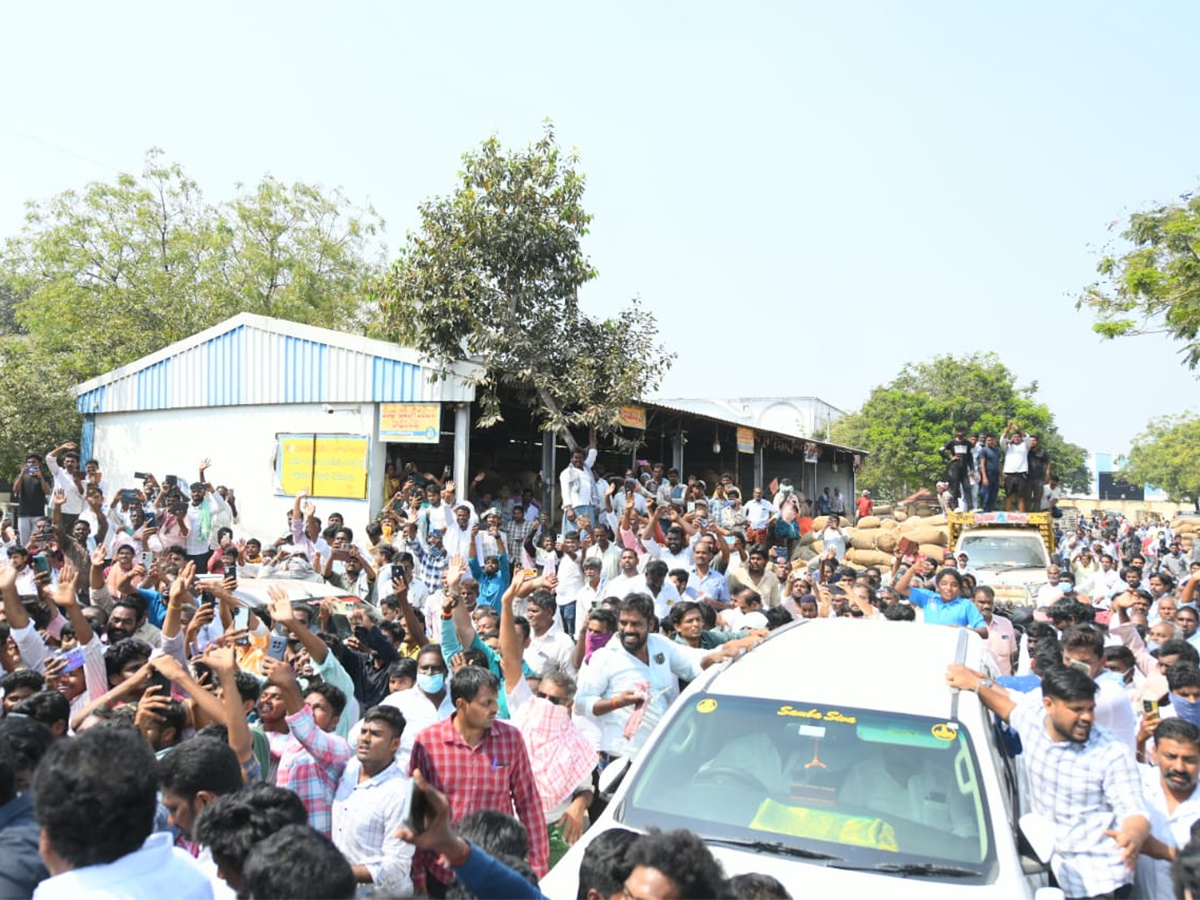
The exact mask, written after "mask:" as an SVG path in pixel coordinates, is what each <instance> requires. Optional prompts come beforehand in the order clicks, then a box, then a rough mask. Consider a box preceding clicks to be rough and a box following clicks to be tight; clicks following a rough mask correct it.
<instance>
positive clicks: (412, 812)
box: [404, 784, 430, 834]
mask: <svg viewBox="0 0 1200 900" xmlns="http://www.w3.org/2000/svg"><path fill="white" fill-rule="evenodd" d="M429 814H430V808H429V800H428V799H427V798H426V797H425V792H424V791H422V790H421V789H420V788H418V787H417V786H416V784H413V786H412V792H411V793H410V794H409V801H408V816H407V817H406V818H405V820H404V821H405V824H406V825H407V826H408V828H409V830H410V831H411V832H412V833H413V834H421V833H422V832H423V831H424V830H425V828H426V826H427V825H428V824H429Z"/></svg>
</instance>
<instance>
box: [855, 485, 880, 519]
mask: <svg viewBox="0 0 1200 900" xmlns="http://www.w3.org/2000/svg"><path fill="white" fill-rule="evenodd" d="M856 502H857V504H858V518H859V519H861V518H862V517H863V516H869V515H870V514H871V512H872V510H874V509H875V503H874V501H873V500H871V492H870V491H863V492H862V493H861V494H859V497H858V500H857V501H856ZM855 521H858V519H856V520H855Z"/></svg>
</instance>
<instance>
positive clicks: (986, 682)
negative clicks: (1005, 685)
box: [975, 678, 996, 694]
mask: <svg viewBox="0 0 1200 900" xmlns="http://www.w3.org/2000/svg"><path fill="white" fill-rule="evenodd" d="M995 683H996V682H994V681H992V679H990V678H980V679H979V680H978V681H977V682H975V693H977V694H978V693H979V691H980V689H981V688H990V687H991V686H992V685H994V684H995Z"/></svg>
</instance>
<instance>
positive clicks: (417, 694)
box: [380, 644, 454, 772]
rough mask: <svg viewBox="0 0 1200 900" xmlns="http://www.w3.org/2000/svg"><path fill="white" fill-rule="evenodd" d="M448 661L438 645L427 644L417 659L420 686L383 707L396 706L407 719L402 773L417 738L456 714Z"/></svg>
mask: <svg viewBox="0 0 1200 900" xmlns="http://www.w3.org/2000/svg"><path fill="white" fill-rule="evenodd" d="M446 672H447V667H446V660H445V659H444V658H443V657H442V648H441V647H440V646H438V645H437V644H426V645H425V646H424V647H422V648H421V653H420V655H418V656H417V683H416V684H415V685H414V686H413V687H410V688H407V689H405V690H402V691H396V692H395V693H392V694H388V695H387V696H386V697H384V698H383V700H382V701H381V703H380V705H381V706H394V707H395V708H396V709H398V710H400V712H401V714H402V715H403V716H404V721H405V726H404V733H403V734H402V735H401V736H400V749H399V750H398V751H397V753H396V763H397V765H398V766H399V767H400V771H401V772H407V771H408V758H409V754H411V753H412V747H413V742H414V741H415V740H416V738H417V735H418V734H419V733H420V732H421V731H423V730H424V729H425V728H428V727H429V726H430V725H433V724H434V723H436V722H440V721H442V720H443V719H448V718H450V716H451V715H452V714H453V712H454V703H453V702H452V701H451V700H450V692H449V691H447V690H446Z"/></svg>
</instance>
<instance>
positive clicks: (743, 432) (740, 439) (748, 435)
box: [737, 425, 754, 453]
mask: <svg viewBox="0 0 1200 900" xmlns="http://www.w3.org/2000/svg"><path fill="white" fill-rule="evenodd" d="M737 449H738V453H753V452H754V429H753V428H746V427H745V426H743V425H739V426H738V430H737Z"/></svg>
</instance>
